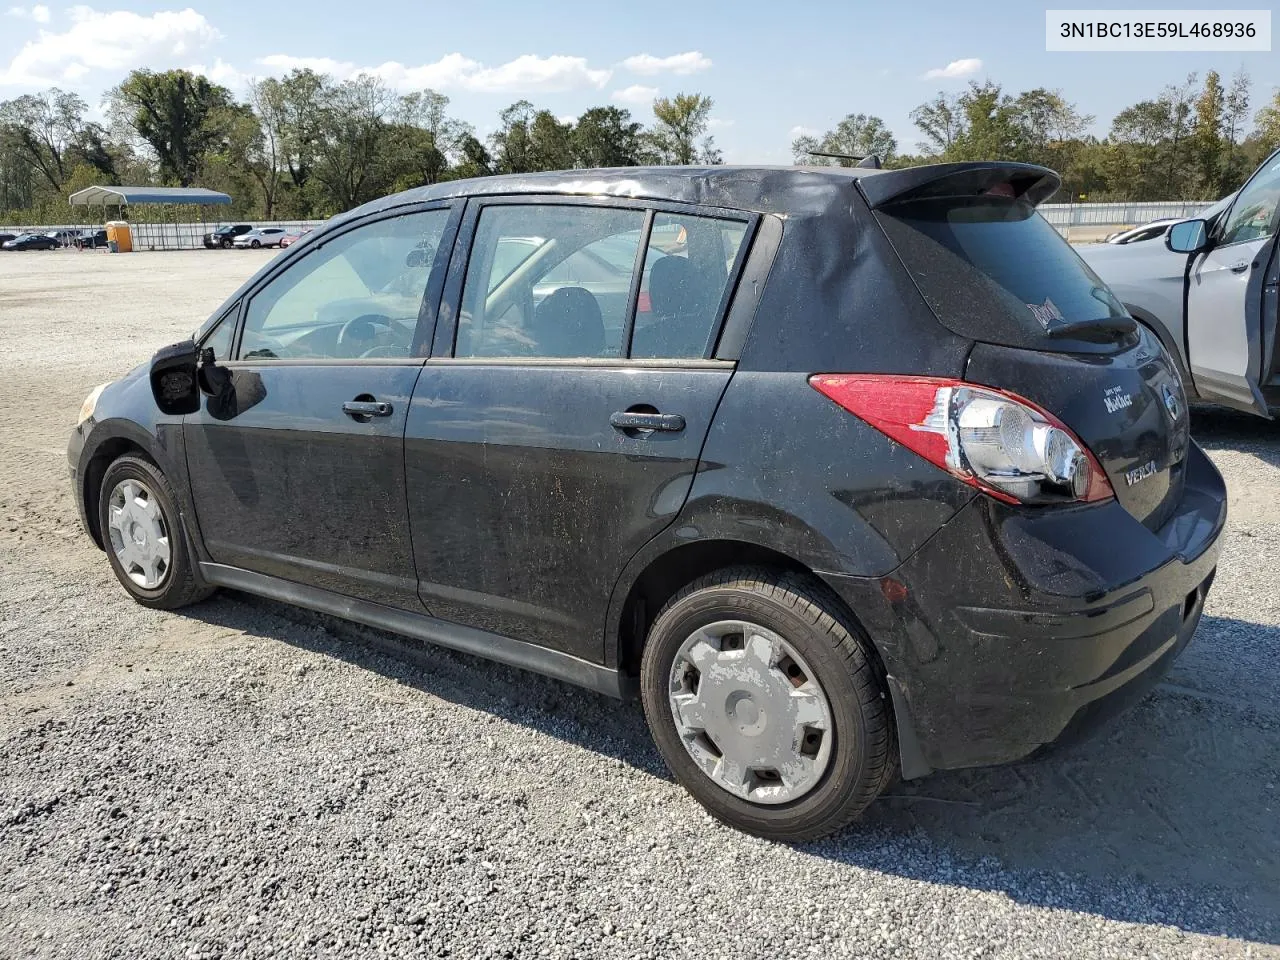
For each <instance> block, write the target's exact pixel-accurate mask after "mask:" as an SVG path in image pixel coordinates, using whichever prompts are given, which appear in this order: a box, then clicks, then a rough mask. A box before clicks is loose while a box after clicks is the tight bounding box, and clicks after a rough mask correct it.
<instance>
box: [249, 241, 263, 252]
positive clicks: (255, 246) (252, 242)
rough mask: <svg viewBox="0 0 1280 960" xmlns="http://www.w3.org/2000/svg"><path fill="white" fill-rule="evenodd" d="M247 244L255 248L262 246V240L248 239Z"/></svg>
mask: <svg viewBox="0 0 1280 960" xmlns="http://www.w3.org/2000/svg"><path fill="white" fill-rule="evenodd" d="M249 246H251V247H253V249H255V250H257V249H258V248H260V247H261V246H262V242H261V241H260V240H250V241H249Z"/></svg>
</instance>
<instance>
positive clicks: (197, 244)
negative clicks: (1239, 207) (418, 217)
mask: <svg viewBox="0 0 1280 960" xmlns="http://www.w3.org/2000/svg"><path fill="white" fill-rule="evenodd" d="M1212 203H1213V201H1212V200H1201V201H1194V200H1193V201H1181V200H1179V201H1172V202H1167V203H1166V202H1143V203H1045V204H1042V205H1041V206H1040V212H1041V213H1042V214H1043V215H1044V218H1045V219H1046V220H1048V221H1049V222H1050V223H1051V224H1053V226H1055V227H1057V229H1058V232H1059V233H1066V232H1067V230H1069V229H1070V228H1071V227H1089V226H1119V225H1137V224H1140V223H1146V222H1147V221H1149V220H1158V219H1162V218H1164V217H1193V216H1195V215H1196V214H1197V213H1199V212H1200V211H1201V210H1204V209H1205V208H1206V207H1208V206H1210V205H1211V204H1212ZM235 222H244V223H250V224H252V225H253V226H255V227H284V228H285V229H286V230H303V229H309V228H314V227H318V226H319V225H320V224H322V223H324V222H325V221H323V220H272V221H265V220H264V221H253V220H246V221H235ZM220 225H221V224H220V223H215V222H211V223H131V224H130V227H131V229H132V230H133V249H135V250H195V249H199V248H201V247H202V246H203V245H204V244H203V238H204V235H205V234H206V233H208V232H210V231H212V230H214V229H216V228H217V227H218V226H220ZM100 226H101V224H60V225H57V226H40V227H3V226H0V233H25V232H30V233H51V232H53V231H55V230H89V229H98V228H99V227H100Z"/></svg>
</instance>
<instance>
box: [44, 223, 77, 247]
mask: <svg viewBox="0 0 1280 960" xmlns="http://www.w3.org/2000/svg"><path fill="white" fill-rule="evenodd" d="M45 236H48V237H51V238H52V239H54V240H56V241H57V242H58V246H60V247H69V246H72V245H73V244H74V243H75V241H76V239H77V238H78V237H79V236H80V231H79V230H75V229H72V228H70V227H62V228H59V229H57V230H50V231H49V232H48V233H47V234H45Z"/></svg>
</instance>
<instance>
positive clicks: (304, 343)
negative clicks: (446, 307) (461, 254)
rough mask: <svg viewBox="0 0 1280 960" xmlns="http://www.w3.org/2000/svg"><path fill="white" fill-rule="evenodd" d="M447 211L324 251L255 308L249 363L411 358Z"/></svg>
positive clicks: (383, 226) (371, 227)
mask: <svg viewBox="0 0 1280 960" xmlns="http://www.w3.org/2000/svg"><path fill="white" fill-rule="evenodd" d="M448 217H449V212H448V211H447V210H426V211H422V212H420V213H410V214H406V215H404V216H402V217H394V218H389V219H386V220H375V221H374V222H372V223H368V224H365V225H364V226H361V227H357V228H356V229H354V230H351V231H349V232H347V233H344V234H341V235H340V236H338V237H335V238H334V239H333V240H330V241H327V242H325V243H322V244H320V245H319V246H318V247H317V248H316V249H314V250H312V251H311V252H310V253H308V254H307V255H306V256H305V257H303V258H302V259H301V260H300V261H299V262H298V263H296V264H295V265H293V266H292V267H290V268H289V269H288V270H287V271H286V272H285V273H283V274H282V275H281V276H279V277H277V278H276V279H275V280H274V281H272V282H271V283H269V284H268V285H267V286H266V287H265V288H264V289H262V290H261V291H260V292H259V293H257V294H255V295H254V297H253V299H252V300H250V301H249V306H248V309H247V310H246V311H245V322H244V334H243V335H242V337H241V341H240V359H242V360H272V359H282V360H293V359H337V358H344V359H357V358H362V359H370V358H375V357H383V358H395V357H408V356H409V355H410V351H411V349H412V346H413V338H414V332H415V330H416V329H417V324H418V311H419V309H420V308H421V306H422V298H423V295H424V293H425V291H426V287H427V277H428V275H429V274H430V272H431V265H432V263H433V262H434V260H435V254H436V248H437V247H438V246H439V244H440V238H441V236H442V235H443V233H444V228H445V224H446V222H447V221H448Z"/></svg>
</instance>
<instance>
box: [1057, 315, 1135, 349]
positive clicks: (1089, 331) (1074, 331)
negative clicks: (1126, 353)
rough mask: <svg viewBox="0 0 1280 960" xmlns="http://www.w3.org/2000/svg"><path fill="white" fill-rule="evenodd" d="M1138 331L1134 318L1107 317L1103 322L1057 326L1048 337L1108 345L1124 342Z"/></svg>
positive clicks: (1080, 322) (1090, 321)
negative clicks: (1113, 342) (1119, 341)
mask: <svg viewBox="0 0 1280 960" xmlns="http://www.w3.org/2000/svg"><path fill="white" fill-rule="evenodd" d="M1137 329H1138V323H1137V321H1136V320H1134V319H1133V317H1106V318H1105V319H1102V320H1073V321H1071V322H1070V323H1063V324H1055V325H1054V326H1051V327H1050V328H1049V330H1048V335H1049V337H1051V338H1052V339H1055V340H1056V339H1059V338H1067V339H1071V340H1088V341H1090V342H1093V343H1107V342H1109V341H1112V340H1123V339H1124V338H1125V337H1128V336H1130V335H1131V334H1133V333H1134V332H1135V331H1136V330H1137Z"/></svg>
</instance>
